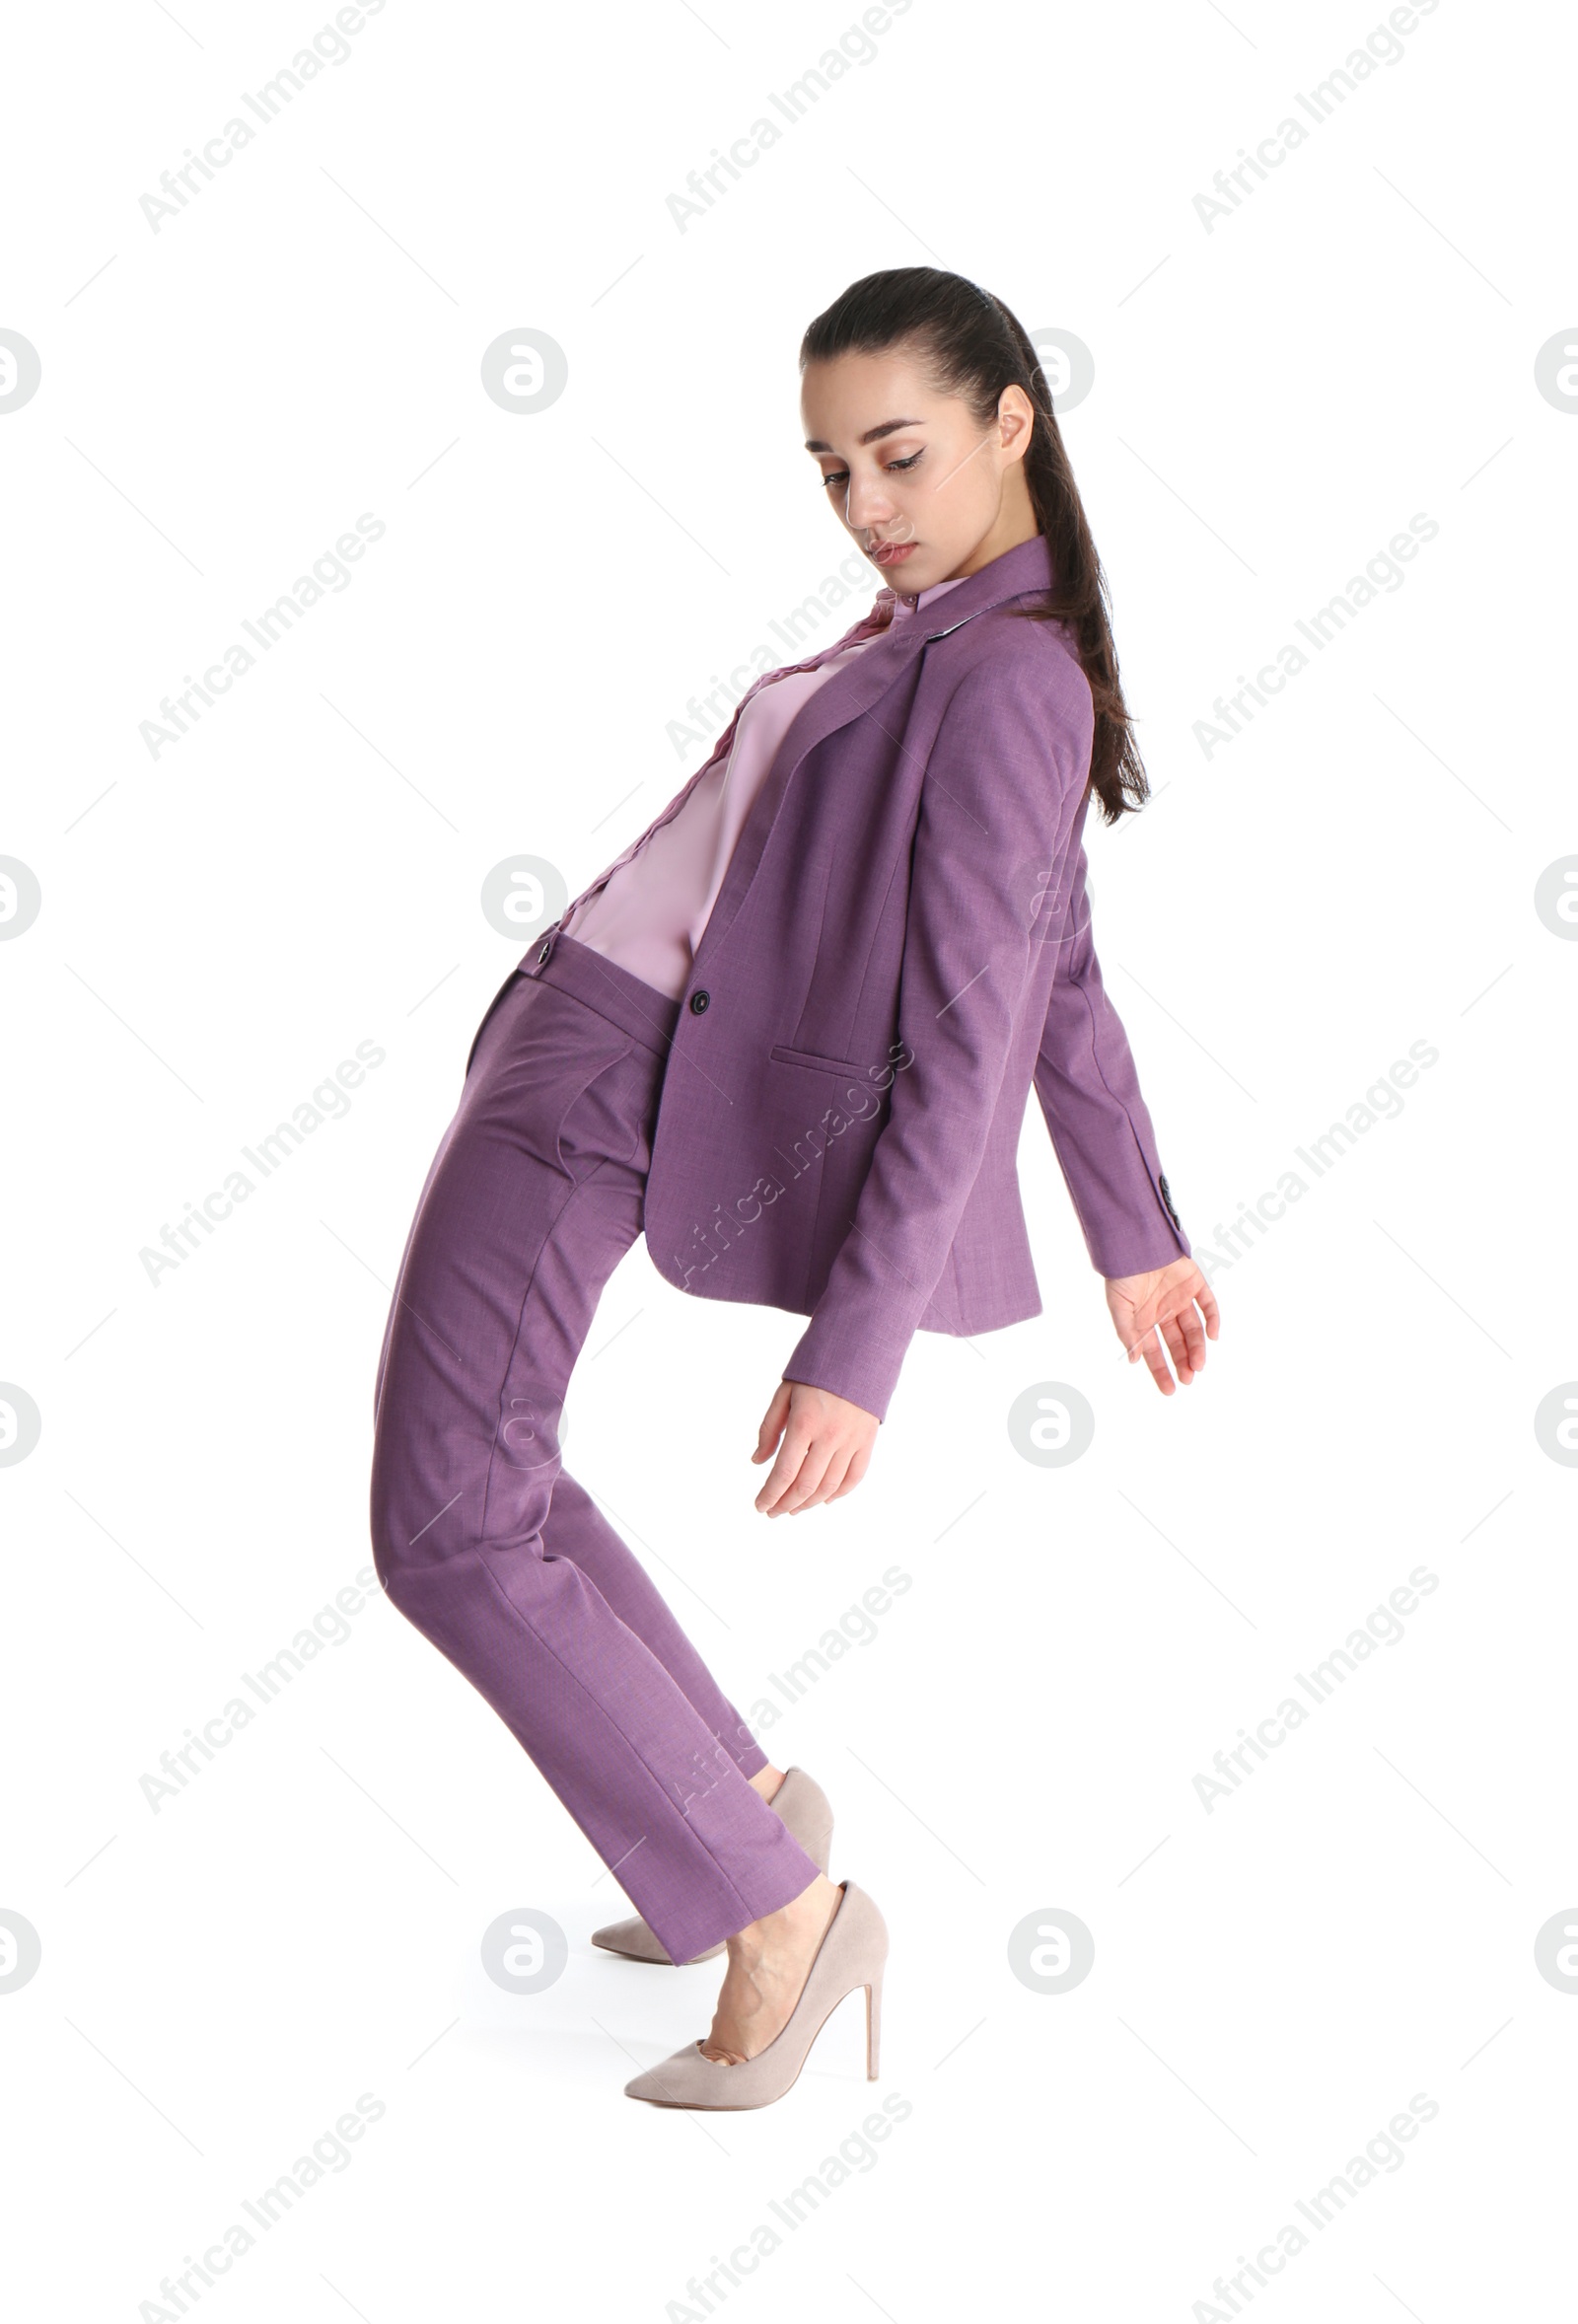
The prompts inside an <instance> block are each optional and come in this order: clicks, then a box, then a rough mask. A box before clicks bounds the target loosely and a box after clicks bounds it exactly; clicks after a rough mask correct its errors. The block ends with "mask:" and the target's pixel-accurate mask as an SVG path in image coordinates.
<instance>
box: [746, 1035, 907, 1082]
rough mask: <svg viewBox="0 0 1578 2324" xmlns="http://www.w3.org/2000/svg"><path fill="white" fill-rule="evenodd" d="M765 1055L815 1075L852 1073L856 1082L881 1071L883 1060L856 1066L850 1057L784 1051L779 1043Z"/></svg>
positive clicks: (804, 1050)
mask: <svg viewBox="0 0 1578 2324" xmlns="http://www.w3.org/2000/svg"><path fill="white" fill-rule="evenodd" d="M767 1054H768V1056H769V1057H773V1058H775V1059H776V1060H777V1062H778V1063H779V1064H780V1065H809V1066H810V1068H811V1069H812V1071H813V1072H816V1073H853V1074H854V1075H855V1077H856V1078H857V1080H858V1079H859V1078H861V1077H862V1076H864V1075H869V1074H872V1073H875V1072H877V1071H879V1070H880V1069H881V1064H882V1062H883V1060H880V1059H873V1060H872V1061H871V1062H870V1063H868V1064H864V1065H862V1064H857V1063H856V1062H855V1061H854V1060H853V1059H852V1058H850V1057H825V1056H824V1055H823V1054H822V1053H821V1052H820V1051H818V1050H814V1049H785V1048H784V1046H783V1045H782V1043H781V1042H780V1043H779V1044H777V1045H776V1046H775V1047H774V1048H772V1049H770V1050H768V1052H767Z"/></svg>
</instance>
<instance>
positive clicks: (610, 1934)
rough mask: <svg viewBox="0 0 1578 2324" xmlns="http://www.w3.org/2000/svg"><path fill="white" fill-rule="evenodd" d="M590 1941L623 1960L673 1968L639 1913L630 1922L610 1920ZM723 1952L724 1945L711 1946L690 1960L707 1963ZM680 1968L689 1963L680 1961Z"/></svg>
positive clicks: (662, 1947) (671, 1957)
mask: <svg viewBox="0 0 1578 2324" xmlns="http://www.w3.org/2000/svg"><path fill="white" fill-rule="evenodd" d="M592 1942H593V1943H594V1944H595V1945H600V1946H601V1947H602V1949H603V1951H604V1952H606V1953H620V1954H622V1955H623V1956H624V1958H625V1960H627V1961H666V1962H667V1963H668V1964H669V1966H670V1967H671V1968H672V1967H673V1966H674V1955H673V1954H672V1953H671V1952H670V1951H669V1950H668V1948H667V1946H666V1945H665V1944H664V1942H663V1939H662V1938H661V1937H660V1936H658V1935H656V1934H655V1933H654V1931H653V1930H652V1929H651V1928H650V1927H649V1926H648V1925H647V1924H646V1922H645V1921H643V1920H642V1919H641V1916H640V1915H639V1914H637V1915H636V1917H635V1919H634V1920H632V1921H610V1923H609V1925H608V1926H607V1927H606V1928H594V1929H593V1931H592ZM727 1949H728V1948H727V1947H726V1946H724V1945H712V1946H710V1947H709V1948H708V1950H707V1951H706V1952H704V1953H697V1954H695V1955H694V1958H695V1959H696V1960H697V1961H711V1960H713V1959H715V1958H716V1956H717V1955H718V1954H719V1953H721V1952H725V1951H727ZM681 1966H682V1967H684V1968H688V1967H689V1966H690V1964H689V1962H684V1963H682V1964H681Z"/></svg>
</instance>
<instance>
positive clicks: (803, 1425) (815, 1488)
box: [751, 1380, 882, 1517]
mask: <svg viewBox="0 0 1578 2324" xmlns="http://www.w3.org/2000/svg"><path fill="white" fill-rule="evenodd" d="M881 1424H882V1423H881V1422H880V1421H879V1419H878V1418H877V1416H876V1414H875V1413H868V1412H867V1411H866V1409H865V1407H864V1405H858V1404H851V1403H850V1402H849V1400H848V1398H847V1397H843V1396H834V1395H833V1393H832V1390H831V1389H830V1388H812V1387H809V1386H808V1385H807V1384H806V1382H805V1381H804V1380H780V1381H779V1383H778V1385H777V1387H776V1388H775V1389H774V1391H773V1397H772V1402H771V1404H769V1405H768V1407H767V1410H766V1413H765V1415H764V1416H763V1418H762V1422H761V1427H760V1429H759V1431H758V1433H757V1436H756V1449H755V1451H754V1452H753V1454H752V1456H751V1458H752V1460H753V1461H766V1460H771V1459H772V1452H773V1447H774V1446H775V1445H777V1444H778V1439H779V1437H780V1436H781V1437H782V1438H783V1443H782V1445H781V1446H779V1448H778V1458H777V1460H776V1461H775V1462H773V1468H772V1474H771V1475H770V1476H769V1477H768V1479H767V1482H766V1483H765V1485H763V1487H762V1489H761V1490H760V1491H759V1492H758V1493H757V1495H756V1507H757V1508H758V1509H760V1510H761V1511H762V1513H763V1514H764V1515H765V1516H768V1517H783V1516H790V1517H794V1516H798V1515H799V1513H800V1511H801V1510H802V1509H814V1508H815V1507H816V1506H817V1504H818V1502H819V1501H835V1500H838V1499H839V1498H840V1497H841V1496H842V1495H843V1494H844V1493H846V1492H852V1491H853V1490H854V1489H855V1487H856V1486H857V1485H858V1484H859V1483H860V1480H861V1479H862V1477H864V1476H865V1474H866V1468H867V1464H868V1463H869V1461H870V1459H871V1448H872V1446H873V1445H874V1444H875V1443H876V1441H877V1430H878V1428H879V1427H880V1426H881Z"/></svg>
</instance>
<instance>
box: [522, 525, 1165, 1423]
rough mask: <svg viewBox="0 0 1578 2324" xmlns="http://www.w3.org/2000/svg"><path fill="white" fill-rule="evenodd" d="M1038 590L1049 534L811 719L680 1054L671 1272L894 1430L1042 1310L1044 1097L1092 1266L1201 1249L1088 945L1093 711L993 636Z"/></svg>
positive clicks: (779, 783) (663, 1229) (1026, 632)
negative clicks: (1008, 1327)
mask: <svg viewBox="0 0 1578 2324" xmlns="http://www.w3.org/2000/svg"><path fill="white" fill-rule="evenodd" d="M1050 574H1051V567H1050V560H1049V555H1048V550H1047V545H1046V542H1045V540H1044V538H1043V537H1041V536H1040V535H1038V536H1037V537H1036V538H1035V539H1034V540H1031V541H1027V542H1024V543H1022V544H1021V545H1019V546H1018V547H1015V548H1011V549H1009V550H1007V551H1006V552H1005V553H1004V554H1003V555H1001V556H999V557H997V558H995V559H994V560H993V561H992V563H991V564H989V565H987V566H985V567H983V569H982V570H981V571H980V572H978V573H975V574H972V575H970V576H969V577H968V579H967V580H965V581H962V582H960V583H959V584H958V585H957V586H956V587H954V588H952V589H950V590H949V591H948V593H947V596H946V598H945V599H944V600H943V601H942V603H941V604H939V605H938V606H937V608H936V613H937V615H938V616H939V617H940V618H938V619H937V620H935V621H933V620H928V619H925V618H920V619H916V620H911V621H908V622H907V623H905V624H904V625H903V626H902V627H901V628H899V629H897V630H896V632H895V634H894V635H893V636H892V637H891V638H879V639H878V640H877V642H876V643H875V644H873V645H870V646H868V647H867V648H866V649H865V651H864V652H863V653H862V654H861V655H860V657H859V659H858V660H857V661H855V662H854V663H852V664H851V665H850V666H849V667H848V668H846V669H844V670H840V671H839V672H838V673H837V674H836V676H835V677H833V678H832V679H830V680H829V681H828V683H827V684H826V685H825V686H824V687H823V688H822V689H821V690H819V691H818V692H817V693H816V694H815V695H814V696H813V697H812V699H811V700H810V701H809V702H808V703H807V704H806V705H805V707H804V709H803V710H802V711H801V712H800V713H799V714H798V715H797V717H796V718H795V720H794V722H793V723H792V724H791V726H790V727H789V729H788V731H787V733H786V735H785V737H784V740H783V742H782V743H781V745H780V746H779V750H778V753H777V757H776V758H775V760H774V762H773V765H772V770H771V772H770V774H769V775H768V777H767V779H766V781H765V782H764V784H763V785H762V788H761V791H760V793H759V795H758V797H757V799H756V801H755V804H754V806H753V809H752V812H751V815H750V817H749V818H748V820H747V823H746V825H745V828H744V831H743V832H742V834H741V836H740V839H739V842H738V844H737V845H736V848H735V851H734V854H733V856H732V857H731V859H730V863H729V868H728V873H727V876H726V877H725V880H724V883H723V887H722V889H721V891H720V893H719V896H718V900H717V903H716V905H715V906H714V908H713V910H712V913H711V916H710V918H709V919H708V921H707V925H706V928H705V930H704V932H703V934H702V938H701V942H700V944H699V946H698V947H697V950H696V955H695V959H694V962H693V964H692V968H691V975H690V978H689V980H688V983H687V985H686V987H685V990H684V992H683V994H682V995H681V1015H680V1021H679V1025H678V1028H677V1030H676V1033H675V1037H674V1044H673V1048H672V1050H671V1052H670V1054H669V1062H668V1068H667V1072H666V1075H665V1079H664V1086H663V1093H662V1098H661V1101H660V1106H659V1112H658V1121H657V1127H656V1131H655V1134H654V1137H653V1144H652V1161H651V1168H650V1171H649V1174H648V1178H647V1187H646V1223H645V1232H646V1241H647V1248H648V1251H649V1253H650V1255H651V1258H652V1261H653V1263H654V1265H655V1266H656V1267H657V1269H658V1271H659V1272H660V1273H661V1274H663V1275H664V1276H665V1277H666V1278H667V1279H668V1280H669V1281H670V1282H672V1283H674V1284H676V1285H677V1286H678V1287H679V1288H680V1289H681V1290H685V1291H691V1292H694V1293H696V1294H697V1295H699V1296H701V1297H705V1298H712V1299H737V1300H747V1301H750V1302H752V1303H753V1304H758V1305H764V1306H770V1307H781V1308H786V1309H788V1310H790V1311H791V1312H792V1313H795V1314H800V1315H808V1316H809V1317H810V1318H811V1321H810V1324H809V1326H808V1328H807V1330H806V1331H805V1332H804V1333H803V1334H802V1335H801V1338H800V1340H799V1342H798V1344H796V1346H795V1348H794V1350H793V1352H792V1353H791V1355H790V1357H789V1360H788V1362H787V1363H786V1364H785V1365H784V1377H785V1378H786V1379H792V1380H803V1381H809V1382H811V1383H812V1384H814V1385H816V1386H820V1387H824V1388H828V1389H831V1390H832V1391H834V1392H835V1393H836V1394H837V1395H839V1396H845V1397H848V1398H850V1399H851V1400H852V1401H853V1402H854V1403H856V1404H858V1405H861V1406H863V1407H864V1408H865V1409H866V1410H867V1411H868V1412H872V1413H875V1414H876V1415H877V1416H878V1417H879V1418H883V1417H885V1416H886V1415H887V1411H888V1405H889V1401H890V1399H891V1397H892V1395H893V1391H894V1388H895V1386H896V1385H897V1379H898V1375H899V1370H900V1367H901V1365H902V1362H903V1358H904V1353H905V1350H906V1348H907V1347H908V1344H909V1342H910V1339H911V1338H912V1336H913V1334H914V1333H915V1331H916V1330H917V1329H918V1330H921V1331H933V1332H947V1333H951V1334H954V1335H956V1336H968V1337H973V1336H974V1335H975V1334H976V1333H978V1332H989V1331H994V1330H996V1329H998V1328H999V1327H1000V1326H1002V1325H1005V1324H1013V1323H1019V1322H1022V1321H1023V1320H1024V1319H1025V1318H1026V1317H1028V1316H1033V1315H1039V1314H1040V1312H1041V1304H1042V1303H1041V1297H1040V1288H1039V1286H1038V1283H1037V1280H1036V1271H1035V1267H1034V1264H1033V1261H1032V1257H1031V1250H1030V1241H1029V1237H1028V1234H1027V1232H1026V1225H1025V1213H1024V1208H1023V1205H1022V1203H1021V1200H1020V1193H1019V1181H1018V1176H1017V1172H1016V1155H1017V1150H1018V1146H1019V1139H1020V1131H1021V1129H1022V1126H1023V1124H1024V1119H1025V1107H1026V1102H1027V1100H1028V1097H1029V1093H1030V1089H1031V1086H1032V1083H1033V1082H1034V1085H1035V1088H1036V1092H1037V1095H1038V1097H1039V1098H1040V1104H1041V1108H1042V1111H1043V1112H1044V1114H1045V1117H1046V1122H1047V1126H1048V1128H1049V1129H1050V1132H1051V1136H1052V1141H1053V1144H1054V1146H1055V1148H1056V1152H1057V1158H1058V1162H1059V1164H1060V1165H1061V1168H1062V1172H1063V1176H1064V1178H1065V1180H1066V1182H1067V1185H1068V1189H1069V1193H1070V1196H1071V1197H1072V1199H1073V1202H1074V1206H1075V1209H1076V1211H1077V1213H1078V1215H1079V1219H1080V1224H1081V1226H1082V1228H1083V1230H1084V1234H1085V1240H1086V1244H1087V1247H1088V1249H1089V1251H1090V1255H1091V1260H1092V1264H1093V1265H1094V1266H1095V1267H1096V1268H1097V1269H1098V1270H1099V1271H1100V1272H1101V1273H1102V1274H1104V1275H1120V1274H1134V1273H1138V1272H1140V1271H1143V1270H1146V1269H1149V1268H1155V1267H1162V1266H1165V1265H1166V1264H1167V1263H1168V1262H1169V1261H1170V1260H1173V1259H1176V1258H1178V1257H1179V1256H1180V1255H1181V1254H1186V1253H1187V1252H1188V1250H1189V1244H1188V1240H1187V1238H1186V1236H1185V1235H1184V1233H1183V1228H1182V1226H1181V1225H1180V1224H1179V1221H1178V1215H1177V1213H1176V1211H1175V1210H1174V1208H1173V1203H1172V1198H1171V1194H1170V1192H1169V1189H1168V1186H1167V1181H1166V1179H1165V1177H1164V1176H1163V1174H1162V1170H1161V1166H1160V1163H1159V1161H1158V1158H1157V1150H1156V1140H1155V1136H1154V1133H1153V1131H1152V1127H1151V1120H1150V1115H1149V1113H1148V1112H1147V1110H1146V1106H1145V1101H1144V1099H1143V1098H1142V1097H1141V1095H1140V1089H1139V1082H1138V1079H1137V1077H1136V1074H1135V1070H1134V1061H1133V1058H1132V1056H1131V1055H1130V1053H1129V1047H1128V1042H1127V1040H1126V1038H1125V1036H1124V1032H1123V1027H1122V1024H1121V1022H1120V1020H1119V1018H1118V1016H1117V1014H1116V1011H1115V1010H1114V1009H1113V1008H1112V1004H1111V1002H1110V1001H1109V1000H1108V998H1107V996H1106V993H1105V991H1104V989H1103V985H1102V977H1101V970H1100V967H1099V965H1098V962H1097V958H1096V953H1095V949H1094V946H1093V944H1092V941H1091V929H1090V911H1089V907H1088V905H1087V902H1086V899H1085V893H1084V882H1085V851H1084V848H1083V846H1082V844H1081V834H1082V831H1083V828H1084V822H1085V812H1086V800H1085V797H1084V791H1085V784H1086V778H1087V776H1088V773H1089V768H1090V748H1091V732H1092V722H1093V721H1092V709H1091V695H1090V688H1089V686H1088V684H1087V682H1086V679H1085V675H1084V673H1083V671H1082V670H1081V669H1080V667H1079V663H1078V661H1077V659H1076V658H1075V656H1074V654H1073V652H1072V650H1071V648H1070V646H1069V644H1068V643H1067V642H1066V641H1065V639H1064V637H1063V635H1062V632H1061V626H1060V625H1054V624H1052V623H1049V622H1043V621H1027V620H1023V619H1017V618H1012V617H1008V615H1007V614H1006V612H1005V610H1004V609H1006V607H1007V606H1008V605H1009V604H1011V603H1014V602H1016V601H1017V602H1019V603H1021V604H1023V603H1026V602H1029V598H1030V593H1032V592H1034V591H1036V590H1038V589H1043V588H1045V587H1046V586H1047V584H1048V582H1049V579H1050ZM863 626H864V623H863V622H862V623H859V624H857V625H856V627H857V628H860V627H863ZM854 633H855V632H854V631H853V630H851V631H849V632H847V633H846V635H847V636H852V635H853V634H854ZM843 642H844V641H843V640H838V641H836V642H835V643H834V644H832V645H830V646H829V647H828V648H827V651H828V653H829V654H830V653H835V652H836V651H837V650H838V646H839V645H840V644H841V643H843ZM757 683H758V685H760V684H767V685H770V684H771V683H772V680H771V678H770V677H769V678H767V679H765V680H760V681H758V682H757ZM753 690H754V689H753ZM737 718H738V713H737ZM733 734H734V724H733V723H731V725H730V727H729V729H728V732H727V733H725V735H724V736H723V737H722V738H721V740H720V741H719V743H718V745H717V748H716V750H715V751H714V752H713V754H712V757H711V758H710V759H709V760H708V761H707V762H706V766H710V765H712V764H713V763H714V762H715V761H716V760H717V759H718V758H719V757H720V756H721V755H722V754H723V753H724V752H725V751H726V750H727V749H728V747H729V744H730V742H731V740H732V737H733ZM706 766H702V767H699V768H698V769H697V770H696V773H695V774H694V775H693V776H692V777H691V779H690V782H689V783H688V784H686V786H685V788H684V789H683V790H681V792H680V793H679V794H678V796H677V797H676V798H675V799H674V800H673V801H671V802H670V804H669V806H668V808H666V809H665V811H664V814H663V815H662V816H661V817H659V818H658V819H657V820H658V822H659V823H662V822H666V821H667V820H668V819H669V817H670V816H672V815H674V814H675V813H677V812H678V810H679V808H680V807H681V805H682V803H683V801H684V799H685V797H686V796H687V795H688V792H689V790H690V789H691V788H692V787H693V785H694V784H695V783H696V782H697V781H699V780H700V777H701V775H702V774H703V773H705V771H706ZM649 828H653V829H655V828H656V825H654V826H652V827H649ZM576 901H577V902H580V901H581V899H580V898H577V899H576ZM553 942H554V935H553V932H552V931H549V933H548V935H547V937H546V938H545V939H544V940H543V944H542V945H541V946H538V947H535V948H534V951H533V953H532V954H530V955H529V956H528V966H529V967H530V966H531V964H532V962H533V961H535V960H539V959H541V958H544V957H546V954H547V952H550V951H551V949H552V945H553Z"/></svg>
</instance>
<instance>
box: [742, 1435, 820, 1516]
mask: <svg viewBox="0 0 1578 2324" xmlns="http://www.w3.org/2000/svg"><path fill="white" fill-rule="evenodd" d="M830 1458H831V1449H830V1447H827V1446H822V1447H820V1448H819V1446H818V1445H817V1443H816V1442H815V1440H814V1439H813V1438H812V1437H811V1435H810V1433H809V1432H807V1433H806V1434H804V1435H802V1434H799V1433H797V1432H796V1431H795V1430H794V1429H792V1428H791V1429H790V1430H789V1432H788V1433H787V1434H786V1435H785V1437H784V1440H783V1445H782V1447H781V1449H780V1451H779V1454H778V1458H777V1460H776V1461H775V1462H774V1463H773V1466H772V1474H771V1475H770V1476H769V1477H768V1479H767V1482H766V1484H765V1485H764V1486H763V1487H762V1489H761V1490H760V1492H758V1493H757V1495H756V1507H757V1508H758V1509H760V1510H761V1511H762V1512H763V1513H764V1514H765V1515H766V1516H768V1517H783V1516H791V1515H793V1513H794V1512H795V1510H797V1509H802V1508H805V1507H807V1506H808V1505H809V1504H810V1502H811V1500H812V1499H813V1497H814V1496H815V1497H820V1496H817V1488H818V1487H819V1486H820V1485H821V1483H822V1481H823V1478H824V1477H825V1474H826V1470H827V1464H828V1461H829V1460H830Z"/></svg>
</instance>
